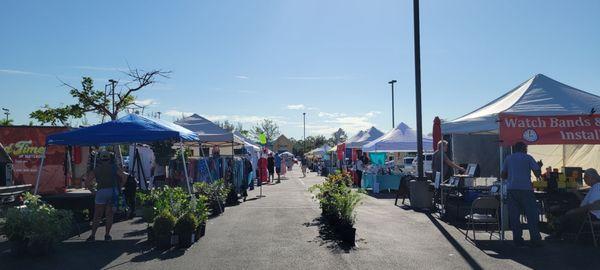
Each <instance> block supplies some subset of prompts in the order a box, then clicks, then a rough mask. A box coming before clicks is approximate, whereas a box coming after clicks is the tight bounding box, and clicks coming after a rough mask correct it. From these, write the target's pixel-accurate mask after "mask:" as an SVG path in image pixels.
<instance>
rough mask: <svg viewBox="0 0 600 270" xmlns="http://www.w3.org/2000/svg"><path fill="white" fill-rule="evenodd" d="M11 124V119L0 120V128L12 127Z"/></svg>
mask: <svg viewBox="0 0 600 270" xmlns="http://www.w3.org/2000/svg"><path fill="white" fill-rule="evenodd" d="M13 122H14V120H12V119H2V120H0V126H12V124H13Z"/></svg>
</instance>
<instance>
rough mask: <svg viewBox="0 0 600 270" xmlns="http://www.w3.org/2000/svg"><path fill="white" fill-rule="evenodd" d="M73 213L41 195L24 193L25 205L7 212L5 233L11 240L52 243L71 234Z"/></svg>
mask: <svg viewBox="0 0 600 270" xmlns="http://www.w3.org/2000/svg"><path fill="white" fill-rule="evenodd" d="M72 220H73V214H72V213H71V212H70V211H67V210H59V209H55V208H54V207H52V206H51V205H49V204H46V203H44V202H42V201H41V200H40V197H39V196H36V195H32V194H30V193H25V194H24V207H19V208H11V209H9V210H8V211H7V213H6V220H5V222H4V225H3V226H2V227H3V234H4V235H6V237H7V238H8V239H9V240H11V241H29V242H30V244H31V243H42V242H43V243H46V244H49V245H52V244H54V243H56V242H58V241H60V240H63V239H64V238H65V237H67V236H68V235H69V232H70V230H71V222H72Z"/></svg>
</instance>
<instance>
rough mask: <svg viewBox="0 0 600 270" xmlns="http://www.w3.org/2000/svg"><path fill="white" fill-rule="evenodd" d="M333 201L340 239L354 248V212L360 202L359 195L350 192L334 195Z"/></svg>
mask: <svg viewBox="0 0 600 270" xmlns="http://www.w3.org/2000/svg"><path fill="white" fill-rule="evenodd" d="M334 200H335V207H336V209H337V211H338V215H339V217H338V221H339V222H338V223H337V231H338V233H339V234H340V238H341V240H342V241H343V242H344V243H346V244H348V245H351V246H354V245H355V242H356V229H355V228H354V222H355V221H356V214H355V212H354V210H355V208H356V206H357V205H358V204H359V203H360V201H361V200H362V197H361V194H360V193H358V192H355V191H351V190H350V191H348V192H344V193H338V194H335V195H334Z"/></svg>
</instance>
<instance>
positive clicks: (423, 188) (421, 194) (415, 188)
mask: <svg viewBox="0 0 600 270" xmlns="http://www.w3.org/2000/svg"><path fill="white" fill-rule="evenodd" d="M429 184H430V181H417V180H411V181H410V183H409V187H410V206H411V207H412V208H413V209H430V208H431V206H432V201H433V193H432V192H431V191H429Z"/></svg>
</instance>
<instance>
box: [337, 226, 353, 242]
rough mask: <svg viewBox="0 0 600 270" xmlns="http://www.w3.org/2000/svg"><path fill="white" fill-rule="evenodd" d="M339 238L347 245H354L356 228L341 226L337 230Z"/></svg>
mask: <svg viewBox="0 0 600 270" xmlns="http://www.w3.org/2000/svg"><path fill="white" fill-rule="evenodd" d="M339 235H340V239H341V240H342V242H344V243H345V244H347V245H350V246H355V245H356V228H352V227H341V228H340V230H339Z"/></svg>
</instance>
